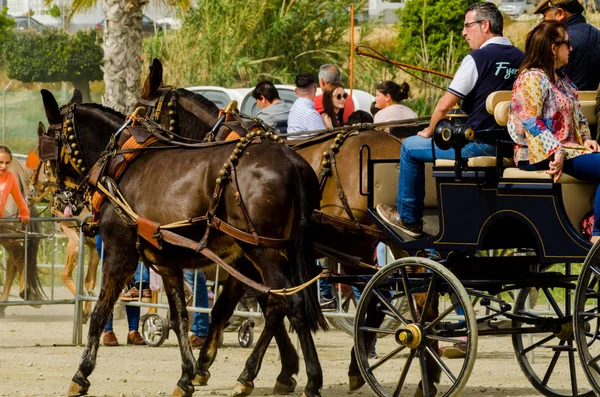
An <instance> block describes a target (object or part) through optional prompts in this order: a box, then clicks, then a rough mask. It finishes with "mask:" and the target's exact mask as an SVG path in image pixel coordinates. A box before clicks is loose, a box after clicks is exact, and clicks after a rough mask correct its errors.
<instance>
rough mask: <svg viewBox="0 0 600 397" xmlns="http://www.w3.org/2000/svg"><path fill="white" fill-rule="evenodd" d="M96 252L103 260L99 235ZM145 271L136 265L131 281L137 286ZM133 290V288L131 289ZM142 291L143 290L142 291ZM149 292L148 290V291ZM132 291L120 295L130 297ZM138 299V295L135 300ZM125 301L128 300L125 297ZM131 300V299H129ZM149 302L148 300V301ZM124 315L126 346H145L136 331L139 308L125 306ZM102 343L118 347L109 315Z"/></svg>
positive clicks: (111, 315)
mask: <svg viewBox="0 0 600 397" xmlns="http://www.w3.org/2000/svg"><path fill="white" fill-rule="evenodd" d="M96 250H97V251H98V256H99V257H100V258H104V256H105V255H103V254H104V253H105V252H106V250H104V252H102V251H103V250H102V238H101V237H100V235H97V236H96ZM144 269H145V267H144V265H143V264H142V263H141V262H140V263H139V264H138V268H137V270H136V271H135V275H134V276H133V280H134V282H135V283H136V284H139V279H140V275H141V272H143V270H144ZM145 270H146V273H147V274H148V280H147V282H148V288H149V287H150V285H149V277H150V276H149V273H148V270H147V269H145ZM132 288H133V287H132ZM142 290H143V289H142ZM148 291H149V289H148ZM132 292H133V291H132V289H129V291H127V292H126V293H124V294H121V295H125V294H129V295H132ZM138 297H139V294H138V296H137V297H136V298H138ZM119 299H121V297H119ZM126 299H128V298H127V297H126ZM131 300H133V299H131ZM148 301H149V300H148ZM125 313H126V314H127V323H128V325H129V333H128V334H127V344H128V345H145V344H146V342H144V338H142V335H140V333H139V331H138V329H139V326H140V308H139V306H125ZM102 343H103V344H104V346H119V340H118V339H117V336H116V335H115V333H114V330H113V314H112V313H111V314H110V315H109V316H108V320H107V321H106V325H105V326H104V334H103V336H102Z"/></svg>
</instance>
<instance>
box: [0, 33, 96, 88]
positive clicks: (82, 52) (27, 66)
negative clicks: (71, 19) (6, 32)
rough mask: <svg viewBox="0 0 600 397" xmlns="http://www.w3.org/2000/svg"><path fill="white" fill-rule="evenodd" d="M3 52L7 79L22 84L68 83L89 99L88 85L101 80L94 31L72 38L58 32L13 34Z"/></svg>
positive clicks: (75, 35)
mask: <svg viewBox="0 0 600 397" xmlns="http://www.w3.org/2000/svg"><path fill="white" fill-rule="evenodd" d="M3 52H4V59H5V65H6V72H7V74H8V77H9V78H11V79H16V80H20V81H22V82H56V81H70V82H72V83H73V85H74V86H75V87H76V88H79V89H80V90H81V91H82V93H83V94H84V99H89V81H91V80H98V79H102V71H101V70H100V63H101V61H102V49H101V48H100V46H99V45H98V44H97V42H96V31H94V30H91V31H85V30H80V31H78V32H77V33H75V34H73V35H69V34H68V33H66V32H64V31H62V30H58V29H44V30H43V31H42V32H36V31H33V30H26V31H14V32H12V33H11V34H10V36H9V37H8V40H7V41H6V43H5V45H4V48H3ZM86 95H87V96H86Z"/></svg>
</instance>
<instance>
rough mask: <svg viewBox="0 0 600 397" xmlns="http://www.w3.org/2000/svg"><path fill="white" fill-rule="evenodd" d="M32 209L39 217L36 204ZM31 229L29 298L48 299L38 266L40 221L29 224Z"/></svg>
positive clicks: (29, 240)
mask: <svg viewBox="0 0 600 397" xmlns="http://www.w3.org/2000/svg"><path fill="white" fill-rule="evenodd" d="M29 210H30V211H31V217H32V218H34V217H37V216H38V211H37V208H36V207H35V205H32V206H31V207H29ZM29 230H30V232H32V233H33V236H28V238H27V263H25V266H26V267H27V288H28V289H29V292H28V293H27V294H28V296H27V297H28V299H32V298H34V299H35V300H41V299H44V298H45V299H47V298H48V297H47V296H46V294H45V293H44V290H43V289H42V281H41V279H40V273H39V270H38V266H37V254H38V248H39V246H40V238H39V237H38V236H39V235H40V232H41V224H40V223H38V222H31V223H30V224H29Z"/></svg>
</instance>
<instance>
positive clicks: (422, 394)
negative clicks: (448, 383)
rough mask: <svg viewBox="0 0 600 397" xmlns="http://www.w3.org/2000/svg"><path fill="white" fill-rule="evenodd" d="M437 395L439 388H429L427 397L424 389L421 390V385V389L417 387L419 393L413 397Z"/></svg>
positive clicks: (432, 386)
mask: <svg viewBox="0 0 600 397" xmlns="http://www.w3.org/2000/svg"><path fill="white" fill-rule="evenodd" d="M436 394H437V388H436V387H435V386H434V385H431V386H429V396H425V393H424V392H423V389H422V388H421V383H419V387H417V391H415V394H414V396H413V397H435V395H436Z"/></svg>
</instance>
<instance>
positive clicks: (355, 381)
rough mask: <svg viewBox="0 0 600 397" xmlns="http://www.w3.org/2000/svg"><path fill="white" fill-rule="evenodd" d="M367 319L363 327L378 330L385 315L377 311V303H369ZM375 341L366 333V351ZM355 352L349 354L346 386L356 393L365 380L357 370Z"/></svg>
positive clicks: (372, 335)
mask: <svg viewBox="0 0 600 397" xmlns="http://www.w3.org/2000/svg"><path fill="white" fill-rule="evenodd" d="M368 313H369V314H368V315H367V319H366V321H365V325H366V326H369V327H374V328H379V327H380V326H381V323H382V322H383V319H384V318H385V314H383V312H382V311H381V310H377V302H376V301H375V300H373V301H371V303H370V304H369V310H368ZM374 339H375V334H374V333H368V334H367V335H366V336H365V345H367V346H366V351H370V350H371V345H372V344H373V340H374ZM355 353H356V352H355V351H354V347H352V351H351V352H350V367H349V368H348V386H349V388H350V391H356V390H358V389H360V388H361V387H362V386H363V385H364V384H365V380H364V378H363V377H362V375H361V373H360V370H359V369H358V362H357V360H356V354H355Z"/></svg>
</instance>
